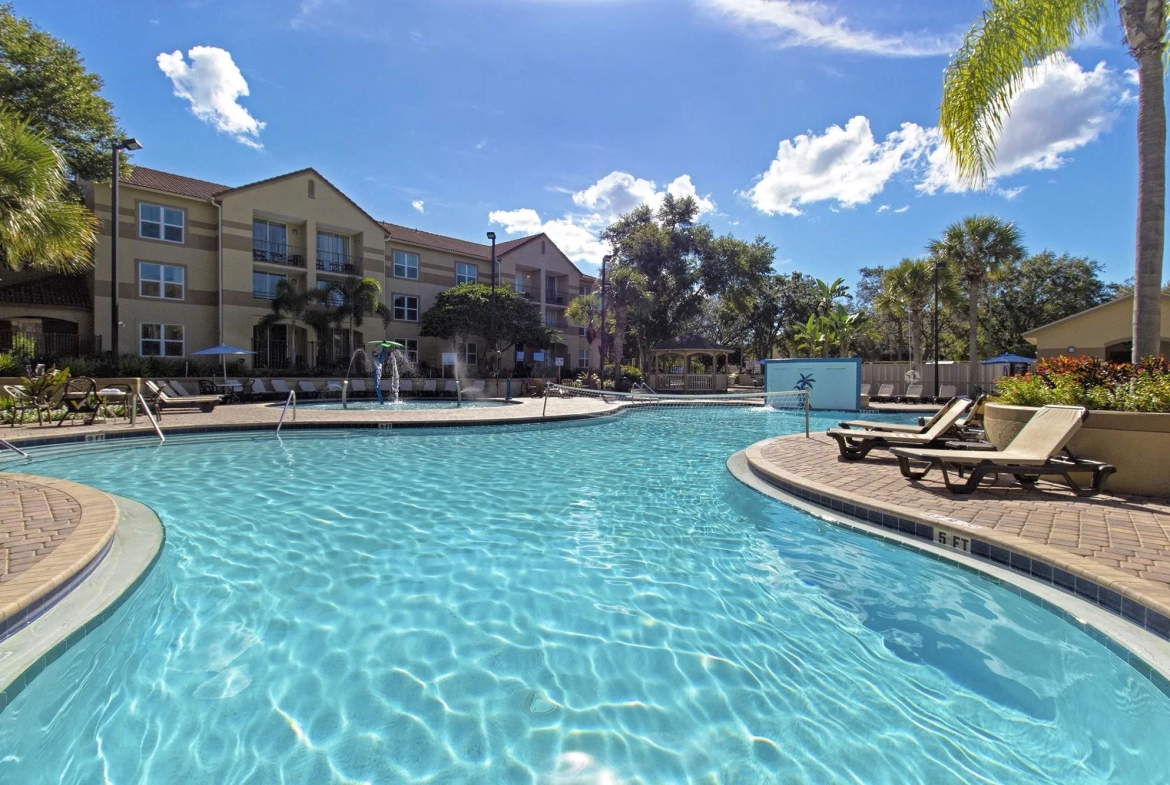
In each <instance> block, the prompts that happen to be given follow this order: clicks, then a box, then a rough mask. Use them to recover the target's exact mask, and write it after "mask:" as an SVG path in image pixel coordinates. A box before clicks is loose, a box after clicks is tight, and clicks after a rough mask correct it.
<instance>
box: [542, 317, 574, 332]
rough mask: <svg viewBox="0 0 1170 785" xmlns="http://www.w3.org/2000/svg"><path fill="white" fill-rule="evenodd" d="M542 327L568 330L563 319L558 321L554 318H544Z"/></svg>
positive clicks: (566, 323) (567, 324) (567, 325)
mask: <svg viewBox="0 0 1170 785" xmlns="http://www.w3.org/2000/svg"><path fill="white" fill-rule="evenodd" d="M544 326H545V327H555V328H556V329H558V330H567V329H569V323H568V322H566V321H565V320H564V319H559V318H557V317H555V316H545V317H544Z"/></svg>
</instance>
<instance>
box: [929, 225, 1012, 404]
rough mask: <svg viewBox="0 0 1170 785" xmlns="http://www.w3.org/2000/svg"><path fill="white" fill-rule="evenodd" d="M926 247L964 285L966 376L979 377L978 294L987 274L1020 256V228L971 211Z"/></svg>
mask: <svg viewBox="0 0 1170 785" xmlns="http://www.w3.org/2000/svg"><path fill="white" fill-rule="evenodd" d="M927 248H928V249H929V251H930V255H931V256H932V257H934V259H935V261H939V262H943V263H944V264H946V265H947V269H948V271H949V273H950V274H951V275H953V276H955V277H956V278H957V279H958V280H960V281H962V283H964V284H965V285H966V287H967V308H968V312H967V319H968V328H967V329H968V333H967V336H968V337H967V361H968V363H970V368H969V370H968V373H969V376H968V378H969V379H971V381H972V383H974V380H975V379H978V378H979V295H980V293H981V292H982V291H983V288H984V285H985V284H986V282H987V278H988V276H989V275H992V274H994V273H995V272H996V271H998V270H999V269H1001V268H1002V267H1003V266H1004V265H1006V264H1011V263H1014V262H1017V261H1019V260H1020V259H1021V258H1022V257H1023V256H1024V248H1023V246H1022V245H1021V244H1020V231H1019V229H1017V228H1016V226H1015V225H1014V224H1010V223H1005V222H1004V221H1001V220H1000V219H998V218H995V217H994V216H990V215H973V216H970V217H968V218H964V219H963V220H962V221H959V222H958V223H954V224H951V225H950V226H948V227H947V229H946V231H945V232H943V235H942V237H940V238H938V239H936V240H932V241H931V242H930V244H929V245H928V246H927Z"/></svg>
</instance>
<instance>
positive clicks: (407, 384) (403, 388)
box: [398, 379, 414, 395]
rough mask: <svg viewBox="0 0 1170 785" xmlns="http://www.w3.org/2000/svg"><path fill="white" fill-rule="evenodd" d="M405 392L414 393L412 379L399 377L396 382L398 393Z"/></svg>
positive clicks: (402, 393)
mask: <svg viewBox="0 0 1170 785" xmlns="http://www.w3.org/2000/svg"><path fill="white" fill-rule="evenodd" d="M407 393H411V394H413V393H414V379H401V380H399V382H398V394H399V395H406V394H407Z"/></svg>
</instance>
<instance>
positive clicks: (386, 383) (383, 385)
mask: <svg viewBox="0 0 1170 785" xmlns="http://www.w3.org/2000/svg"><path fill="white" fill-rule="evenodd" d="M393 385H394V382H393V381H392V380H390V379H382V381H380V382H378V389H379V390H381V391H382V397H386V396H387V395H391V394H393V392H394V390H393V389H392V387H393ZM398 391H399V392H402V388H401V387H399V388H398Z"/></svg>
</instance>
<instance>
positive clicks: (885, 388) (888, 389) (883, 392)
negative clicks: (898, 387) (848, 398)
mask: <svg viewBox="0 0 1170 785" xmlns="http://www.w3.org/2000/svg"><path fill="white" fill-rule="evenodd" d="M893 397H894V384H893V382H887V383H886V384H883V385H881V386H880V387H878V391H877V395H875V396H873V397H872V398H870V400H871V401H888V400H890V399H891V398H893Z"/></svg>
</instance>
